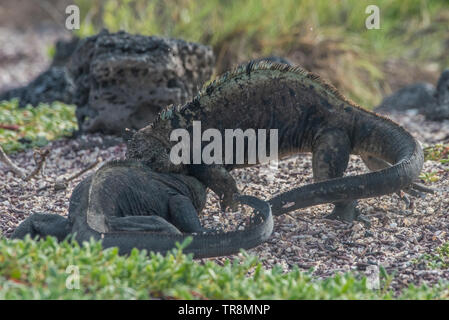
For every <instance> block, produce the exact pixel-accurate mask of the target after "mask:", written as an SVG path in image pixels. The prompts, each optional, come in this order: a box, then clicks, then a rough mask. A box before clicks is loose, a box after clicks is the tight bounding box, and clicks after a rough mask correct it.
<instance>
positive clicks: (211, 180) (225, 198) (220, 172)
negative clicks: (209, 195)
mask: <svg viewBox="0 0 449 320" xmlns="http://www.w3.org/2000/svg"><path fill="white" fill-rule="evenodd" d="M189 174H190V175H192V176H194V177H195V178H197V179H198V180H199V181H200V182H201V183H203V184H204V185H205V186H206V187H208V188H210V189H211V190H212V191H213V192H215V193H216V194H217V195H218V197H219V198H220V204H221V208H222V210H225V209H226V208H227V207H229V208H231V210H235V209H236V207H237V202H236V201H235V200H234V198H233V196H234V194H236V193H237V194H238V193H239V190H238V189H237V185H236V183H235V180H234V178H233V177H232V176H231V174H230V173H229V172H228V171H227V170H226V169H225V167H224V166H223V165H204V164H197V165H191V166H190V168H189Z"/></svg>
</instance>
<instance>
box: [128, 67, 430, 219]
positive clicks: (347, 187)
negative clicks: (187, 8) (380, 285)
mask: <svg viewBox="0 0 449 320" xmlns="http://www.w3.org/2000/svg"><path fill="white" fill-rule="evenodd" d="M194 120H198V121H201V129H202V130H203V131H204V130H206V129H208V128H215V129H218V130H220V132H221V133H222V136H224V130H225V129H237V128H240V129H242V130H246V129H249V128H252V129H256V130H257V129H278V153H279V158H282V157H287V156H289V155H292V154H296V153H300V152H312V154H313V160H312V162H313V175H314V179H315V181H316V183H314V184H310V185H306V186H303V187H300V188H296V189H293V190H291V191H289V192H286V193H283V194H280V195H278V196H275V197H274V198H273V199H271V200H270V201H269V202H270V204H271V206H272V210H273V213H274V214H276V215H279V214H282V213H285V212H289V211H292V210H295V209H299V208H304V207H308V206H313V205H317V204H322V203H330V202H332V203H334V204H335V208H334V211H333V213H332V214H331V217H334V218H339V219H343V220H347V221H351V220H353V219H354V218H355V217H357V215H358V214H359V213H358V210H357V209H356V199H361V198H369V197H376V196H380V195H384V194H389V193H393V192H397V191H399V190H400V189H403V188H408V187H409V186H410V185H411V184H412V183H413V181H414V180H415V179H416V178H417V177H418V175H419V173H420V171H421V169H422V166H423V152H422V149H421V147H420V145H419V143H418V142H417V141H416V140H415V139H414V138H413V137H412V136H411V135H410V134H409V133H408V132H407V131H406V130H405V129H403V128H402V127H401V126H399V125H398V124H396V123H394V122H393V121H391V120H389V119H387V118H384V117H382V116H379V115H377V114H375V113H373V112H370V111H367V110H364V109H363V108H361V107H359V106H357V105H356V104H355V103H354V102H352V101H350V100H348V99H346V98H345V97H343V95H341V94H340V93H339V92H338V91H337V90H336V89H335V87H333V86H332V85H330V84H328V83H326V82H325V81H323V80H321V79H320V78H319V77H318V76H317V75H315V74H313V73H310V72H307V71H305V70H303V69H301V68H299V67H292V66H288V65H285V64H276V63H267V62H259V63H252V62H250V63H248V64H247V65H245V66H241V67H239V68H237V69H236V70H234V71H232V72H229V73H226V74H225V75H223V76H221V77H220V78H218V80H216V81H214V82H212V83H211V84H209V85H208V86H206V87H205V88H204V89H202V91H201V92H200V93H199V94H198V95H197V96H196V97H195V98H194V99H193V100H192V101H191V102H189V103H187V104H185V105H183V106H180V107H173V106H172V107H168V108H166V109H165V110H164V111H162V112H161V113H160V115H159V117H158V119H157V120H156V121H154V122H153V123H152V124H150V125H149V126H147V127H145V128H143V129H141V130H139V131H138V132H137V133H135V134H134V136H133V138H132V140H131V141H130V142H129V144H128V151H127V157H128V158H133V159H141V160H143V161H145V162H146V163H147V164H149V165H150V166H151V167H152V168H153V169H154V170H156V171H161V172H164V171H165V172H167V171H170V172H183V173H187V174H190V175H193V176H195V177H197V178H198V179H199V180H200V181H201V182H202V183H204V184H205V185H206V186H207V187H210V188H211V189H212V190H213V191H214V192H215V193H217V194H218V195H219V196H220V197H221V198H222V199H223V202H224V204H225V205H230V204H232V194H233V193H235V192H238V190H237V188H236V184H235V181H234V179H233V178H232V177H231V175H230V174H229V172H228V171H229V170H231V169H233V168H236V167H239V166H237V165H220V164H217V165H204V164H201V165H183V164H181V165H174V164H173V163H171V162H170V158H169V152H170V148H171V147H172V146H173V145H175V144H176V143H177V142H170V139H169V137H170V133H171V132H172V130H173V129H177V128H184V129H187V130H188V131H189V132H190V136H191V137H192V123H193V121H194ZM191 143H192V142H191ZM205 144H206V143H205ZM191 145H192V144H191ZM203 146H204V145H203ZM267 150H269V147H267ZM222 154H223V155H224V151H223V153H222ZM350 154H356V155H361V157H362V159H363V160H364V161H365V163H366V164H367V165H368V167H369V168H372V169H376V170H377V169H380V168H381V170H379V171H376V172H371V173H367V174H362V175H357V176H348V177H342V176H343V173H344V171H345V170H346V167H347V164H348V160H349V155H350ZM245 156H246V154H245ZM223 163H224V161H223ZM234 163H235V162H234Z"/></svg>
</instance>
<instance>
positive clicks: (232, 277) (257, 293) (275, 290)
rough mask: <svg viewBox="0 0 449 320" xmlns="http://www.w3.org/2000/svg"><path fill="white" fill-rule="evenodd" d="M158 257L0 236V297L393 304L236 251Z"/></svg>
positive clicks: (353, 278) (356, 280)
mask: <svg viewBox="0 0 449 320" xmlns="http://www.w3.org/2000/svg"><path fill="white" fill-rule="evenodd" d="M185 245H187V243H184V244H183V245H181V246H180V247H178V249H175V250H173V251H172V252H171V253H169V254H167V255H165V256H163V255H161V254H151V255H150V256H148V255H147V254H146V253H145V252H144V251H140V252H139V251H138V250H134V251H133V252H132V253H131V254H130V255H129V256H127V257H125V256H119V255H118V251H117V249H115V248H112V249H108V250H102V248H101V244H100V243H99V242H94V241H91V242H90V243H84V244H82V245H81V246H80V245H78V244H77V243H74V242H70V241H64V242H62V243H58V242H57V241H56V240H55V239H54V238H47V239H46V240H40V241H34V240H32V239H30V238H26V239H25V240H7V239H4V238H3V239H0V299H23V298H27V299H149V298H172V299H173V298H174V299H393V298H397V297H395V295H394V294H393V292H392V291H391V290H390V289H389V288H383V289H381V290H371V289H368V288H367V285H366V281H367V280H366V278H364V277H360V276H357V275H355V274H344V275H341V274H338V275H335V276H333V277H330V278H327V279H324V280H317V279H315V278H313V277H312V276H311V275H310V273H307V272H302V271H300V270H298V269H296V268H295V269H294V270H293V271H291V272H288V273H284V272H282V270H281V269H280V268H273V269H271V270H265V269H264V268H263V267H262V264H261V262H260V261H259V260H258V258H256V257H254V256H249V255H247V254H246V253H244V252H243V253H242V254H241V255H239V257H236V258H235V259H234V260H232V261H231V260H228V261H227V262H226V263H225V264H224V266H219V265H218V264H216V263H215V262H213V261H212V260H204V261H202V262H203V263H198V262H196V261H194V260H193V259H192V256H191V255H185V254H183V253H182V247H183V246H185ZM447 288H448V286H447V285H443V284H441V285H439V286H434V287H432V288H429V287H426V286H422V287H419V288H417V287H414V286H411V287H409V288H407V289H405V290H404V291H403V292H402V293H401V295H400V296H399V298H409V299H415V298H420V299H424V298H425V299H435V298H446V297H447Z"/></svg>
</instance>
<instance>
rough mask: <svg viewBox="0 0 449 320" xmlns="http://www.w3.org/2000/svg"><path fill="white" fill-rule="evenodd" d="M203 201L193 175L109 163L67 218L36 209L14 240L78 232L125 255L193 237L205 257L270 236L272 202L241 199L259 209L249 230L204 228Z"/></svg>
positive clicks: (77, 194)
mask: <svg viewBox="0 0 449 320" xmlns="http://www.w3.org/2000/svg"><path fill="white" fill-rule="evenodd" d="M205 199H206V191H205V188H204V186H203V185H202V184H201V183H200V182H198V180H196V179H195V178H193V177H189V176H184V175H179V174H160V173H155V172H153V171H152V170H151V169H150V168H149V167H147V166H146V165H143V164H141V163H139V162H137V161H129V160H128V161H116V162H110V163H107V164H105V165H104V166H103V167H101V168H100V169H99V170H98V171H97V172H96V173H95V174H93V175H91V176H89V177H88V178H86V179H85V180H83V181H82V182H81V183H80V184H79V185H78V186H77V187H76V188H75V189H74V191H73V193H72V196H71V198H70V205H69V215H68V219H67V218H64V217H62V216H60V215H57V214H37V213H35V214H33V215H31V216H30V217H29V218H28V219H26V220H25V221H24V222H23V223H22V224H20V225H19V227H18V228H17V229H16V230H15V232H14V233H13V235H12V238H24V237H25V236H26V235H27V234H30V235H31V236H32V237H35V236H39V237H45V236H48V235H51V236H55V237H57V238H58V240H63V239H65V238H66V237H67V236H68V235H69V234H76V236H75V239H76V240H77V241H78V242H82V241H88V240H89V239H90V238H94V239H96V240H100V239H101V240H102V245H103V247H104V248H109V247H118V248H119V252H120V253H121V254H127V253H129V252H131V250H132V249H133V248H137V249H146V250H147V251H153V252H161V253H165V252H167V251H168V250H171V249H173V248H174V247H175V243H176V242H179V243H181V242H183V241H184V240H185V239H186V238H187V237H188V236H192V238H193V240H192V242H191V243H190V244H189V245H188V246H187V248H186V249H184V252H185V253H193V254H194V257H195V258H203V257H214V256H222V255H229V254H233V253H238V252H239V250H240V249H249V248H252V247H255V246H257V245H259V244H261V243H262V242H264V241H265V240H267V239H268V237H269V236H270V235H271V232H272V230H273V218H272V216H271V210H270V207H269V205H268V204H267V203H266V202H265V201H262V200H259V199H257V198H255V197H251V196H241V197H239V199H238V200H239V201H240V202H241V203H243V204H247V205H249V206H251V207H253V208H254V209H256V210H257V214H256V216H255V220H254V221H253V223H252V224H250V225H249V226H248V227H247V228H246V230H242V231H232V232H228V233H223V232H220V233H218V232H210V231H209V232H203V231H205V229H203V228H202V227H201V224H200V221H199V219H198V213H197V212H199V211H201V209H202V208H203V207H204V204H205ZM192 233H195V234H192Z"/></svg>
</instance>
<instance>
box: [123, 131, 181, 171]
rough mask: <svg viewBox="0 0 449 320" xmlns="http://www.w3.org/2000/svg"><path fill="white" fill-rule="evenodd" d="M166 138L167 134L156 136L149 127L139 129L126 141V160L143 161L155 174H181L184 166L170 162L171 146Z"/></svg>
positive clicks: (159, 133)
mask: <svg viewBox="0 0 449 320" xmlns="http://www.w3.org/2000/svg"><path fill="white" fill-rule="evenodd" d="M166 137H169V134H167V135H165V134H164V133H161V132H160V131H158V133H157V134H156V132H154V131H153V130H152V127H151V126H147V127H145V128H142V129H140V130H139V131H137V132H136V133H135V134H134V135H133V137H132V139H131V140H129V141H128V144H127V151H126V158H127V159H135V160H140V161H143V162H144V163H145V164H146V165H148V166H149V167H150V168H151V169H152V170H154V171H156V172H172V173H183V172H184V165H182V164H174V163H173V162H172V161H171V160H170V150H171V144H170V141H168V140H167V139H166Z"/></svg>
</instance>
